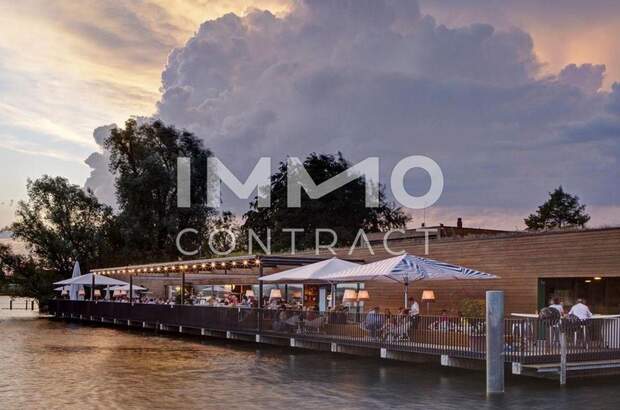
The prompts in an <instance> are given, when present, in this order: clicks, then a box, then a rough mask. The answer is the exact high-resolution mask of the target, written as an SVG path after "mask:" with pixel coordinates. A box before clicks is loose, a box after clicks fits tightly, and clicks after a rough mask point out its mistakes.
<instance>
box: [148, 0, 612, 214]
mask: <svg viewBox="0 0 620 410" xmlns="http://www.w3.org/2000/svg"><path fill="white" fill-rule="evenodd" d="M541 65H542V63H541V62H540V61H539V60H538V59H537V57H536V54H535V52H534V45H533V41H532V38H531V37H530V36H529V35H528V34H527V33H526V32H523V31H521V30H519V29H517V28H514V29H510V30H508V31H498V30H496V29H494V27H492V26H490V25H487V24H474V25H468V26H463V27H446V26H443V25H441V24H439V23H438V22H437V21H435V19H434V18H433V17H431V16H429V15H425V14H424V13H423V12H422V11H421V10H420V8H419V7H418V5H417V3H416V2H414V1H411V0H302V1H298V2H296V3H295V6H294V8H293V9H292V11H291V12H290V13H289V14H288V15H286V16H284V17H276V16H274V15H273V14H271V13H270V12H268V11H260V10H253V11H250V12H249V13H248V14H247V15H245V16H237V15H234V14H228V15H225V16H223V17H221V18H219V19H217V20H212V21H207V22H205V23H204V24H202V25H201V26H200V28H199V30H198V31H197V33H196V34H195V35H194V36H193V37H192V38H191V39H189V41H187V43H186V44H185V46H183V47H181V48H178V49H175V50H174V51H172V53H171V54H170V56H169V59H168V63H167V65H166V67H165V69H164V71H163V73H162V96H161V100H160V101H159V103H158V105H157V112H156V114H155V115H156V116H157V117H159V118H161V119H163V120H164V121H166V122H168V123H172V124H176V125H177V126H179V127H184V128H187V129H189V130H191V131H193V132H195V133H197V134H198V135H199V136H200V137H202V138H203V139H204V140H205V142H206V145H207V146H208V147H210V148H211V149H213V150H214V151H215V153H216V154H217V155H218V156H219V157H220V158H221V159H222V160H223V161H224V162H225V163H226V164H227V165H228V166H229V167H230V168H232V169H233V170H234V171H236V172H237V174H238V175H240V176H244V175H247V172H249V170H250V169H251V167H253V165H254V164H255V161H256V159H257V158H258V157H260V156H271V157H272V158H274V160H276V161H278V160H282V159H284V158H285V157H286V155H298V156H303V155H306V154H308V153H310V152H313V151H319V152H335V151H338V150H340V151H342V152H343V153H344V154H345V156H346V157H347V158H350V159H351V160H353V161H358V160H361V159H363V158H365V157H367V156H378V157H380V159H381V166H382V171H383V174H382V179H383V180H384V181H388V180H389V179H388V178H389V174H388V172H389V170H390V169H391V167H392V166H393V165H394V164H395V163H396V162H397V161H398V160H399V159H400V158H402V157H404V156H408V155H413V154H422V155H428V156H430V157H432V158H433V159H435V160H436V161H437V162H438V163H439V164H440V165H441V167H442V169H443V171H444V174H445V177H446V187H445V191H444V195H443V197H442V199H441V200H440V201H439V203H438V204H437V206H439V207H463V208H465V207H472V208H478V209H483V208H509V209H523V208H532V207H533V206H534V205H535V204H536V203H538V202H540V200H541V198H542V197H543V196H544V194H545V192H546V191H548V190H550V189H552V188H553V187H554V186H557V185H559V184H564V185H565V186H566V187H567V189H569V190H571V191H578V192H580V194H581V195H582V196H583V197H584V198H586V199H587V200H588V201H589V202H590V203H595V204H596V203H598V204H601V205H606V204H607V205H608V204H611V203H613V200H612V199H610V197H609V189H608V188H609V186H611V185H610V181H612V180H613V179H616V178H617V177H618V165H617V159H618V157H617V154H618V153H617V150H612V151H610V150H608V149H605V147H604V146H603V145H601V143H600V141H599V140H597V138H595V137H594V136H593V135H588V137H587V138H578V137H576V135H579V130H578V129H574V128H575V127H577V128H579V127H580V128H579V129H584V128H586V127H592V128H594V125H595V124H593V123H592V121H596V120H597V119H598V120H600V119H601V116H602V115H603V116H604V118H605V119H609V118H610V117H613V118H615V117H614V115H615V114H613V113H612V112H611V111H610V108H609V107H610V104H612V101H611V95H610V94H609V93H607V92H604V91H600V90H599V89H600V86H601V81H602V76H603V75H604V70H605V67H604V66H596V65H587V66H569V67H566V68H565V69H564V70H563V71H562V72H561V73H558V75H557V76H542V75H541V73H540V68H541ZM613 138H616V142H617V134H614V136H613ZM593 164H595V166H593ZM411 174H412V175H410V179H408V180H407V183H408V187H409V190H410V192H411V193H412V194H420V193H423V192H424V191H425V190H426V188H427V184H428V182H427V181H426V179H425V177H424V175H418V174H417V173H415V172H413V173H411ZM610 201H611V202H610ZM616 201H617V197H616ZM244 203H245V201H244ZM231 204H234V201H232V203H231Z"/></svg>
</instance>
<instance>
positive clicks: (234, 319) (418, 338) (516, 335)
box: [51, 300, 620, 364]
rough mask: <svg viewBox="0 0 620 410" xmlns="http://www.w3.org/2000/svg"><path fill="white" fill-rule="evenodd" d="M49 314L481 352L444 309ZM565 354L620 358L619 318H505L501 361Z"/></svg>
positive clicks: (474, 330) (476, 322) (113, 308)
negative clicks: (420, 312) (422, 312)
mask: <svg viewBox="0 0 620 410" xmlns="http://www.w3.org/2000/svg"><path fill="white" fill-rule="evenodd" d="M51 310H52V313H56V314H61V313H62V314H64V316H65V317H67V316H72V317H77V316H81V317H83V318H85V319H89V318H91V317H92V318H94V319H95V320H100V319H102V318H103V319H104V320H108V321H112V320H114V319H115V320H117V321H121V322H123V321H125V322H126V321H129V322H132V323H134V324H136V323H146V324H149V325H150V326H157V327H159V325H165V326H171V327H179V326H180V327H183V328H194V329H207V330H211V331H221V332H226V331H232V332H240V333H244V332H245V333H251V334H261V335H265V336H274V337H290V338H295V339H299V340H307V341H317V342H330V343H337V344H346V345H349V346H359V347H369V348H385V349H389V350H393V351H403V352H411V353H423V354H432V355H448V356H451V357H458V358H469V359H484V358H485V351H486V336H485V334H486V328H485V320H484V319H481V318H463V317H447V316H418V317H415V318H412V317H408V316H404V315H385V314H373V313H340V312H333V313H332V312H330V313H327V312H326V313H319V312H301V311H297V310H270V309H250V308H231V307H208V306H200V305H198V306H196V305H155V304H139V303H136V304H133V305H131V304H129V303H114V302H88V301H69V300H57V301H55V303H52V304H51ZM561 334H564V336H565V340H566V343H565V346H566V351H567V359H568V361H569V362H574V361H593V360H614V359H618V360H620V320H618V319H605V320H602V319H596V320H590V321H585V322H580V321H576V322H575V321H569V320H562V321H558V320H556V321H553V320H542V319H537V318H531V319H530V318H527V319H520V318H519V319H514V318H507V319H505V349H504V352H505V353H504V356H505V360H506V361H507V362H520V363H524V364H526V363H545V362H556V363H557V362H559V360H560V353H561V343H560V340H561V338H560V335H561Z"/></svg>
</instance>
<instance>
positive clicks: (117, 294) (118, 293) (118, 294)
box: [112, 289, 123, 297]
mask: <svg viewBox="0 0 620 410" xmlns="http://www.w3.org/2000/svg"><path fill="white" fill-rule="evenodd" d="M122 294H123V291H122V290H120V289H114V292H113V293H112V296H114V297H118V296H121V295H122Z"/></svg>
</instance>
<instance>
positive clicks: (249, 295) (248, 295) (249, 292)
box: [245, 289, 254, 298]
mask: <svg viewBox="0 0 620 410" xmlns="http://www.w3.org/2000/svg"><path fill="white" fill-rule="evenodd" d="M245 297H246V298H253V297H254V291H253V290H252V289H248V290H246V291H245Z"/></svg>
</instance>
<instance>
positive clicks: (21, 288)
mask: <svg viewBox="0 0 620 410" xmlns="http://www.w3.org/2000/svg"><path fill="white" fill-rule="evenodd" d="M0 272H1V273H0V275H1V277H0V284H1V285H3V288H4V292H5V293H8V294H10V295H12V296H23V297H30V298H35V299H37V300H38V301H39V306H43V305H44V304H45V301H46V300H49V299H50V298H51V297H53V296H54V290H53V283H54V282H56V281H58V280H61V279H64V277H63V275H62V274H60V273H58V272H55V271H52V270H47V269H43V268H42V267H41V265H40V264H39V263H37V261H35V260H34V258H32V257H26V256H21V255H15V254H14V253H13V252H12V251H11V249H10V248H9V247H8V246H4V245H0Z"/></svg>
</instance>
